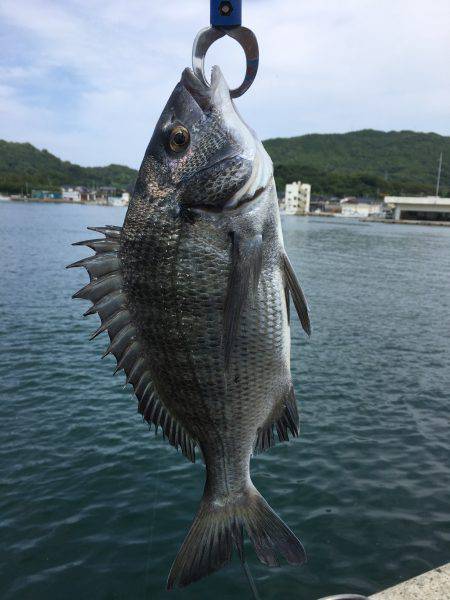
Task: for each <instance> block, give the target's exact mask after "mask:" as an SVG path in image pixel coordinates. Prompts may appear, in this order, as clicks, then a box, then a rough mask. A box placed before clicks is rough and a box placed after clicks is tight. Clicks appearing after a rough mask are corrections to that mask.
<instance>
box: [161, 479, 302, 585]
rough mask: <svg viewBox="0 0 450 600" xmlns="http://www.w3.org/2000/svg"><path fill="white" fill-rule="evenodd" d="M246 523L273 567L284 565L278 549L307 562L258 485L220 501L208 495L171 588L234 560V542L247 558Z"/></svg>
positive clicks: (262, 558) (178, 561)
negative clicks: (279, 557) (280, 560)
mask: <svg viewBox="0 0 450 600" xmlns="http://www.w3.org/2000/svg"><path fill="white" fill-rule="evenodd" d="M244 528H245V530H246V531H247V534H248V536H249V538H250V541H251V542H252V544H253V546H254V548H255V551H256V554H257V556H258V558H259V560H260V561H261V562H262V563H264V564H266V565H268V566H269V567H275V566H278V560H277V554H280V555H281V556H283V557H284V558H285V559H286V560H287V561H288V563H289V564H291V565H301V564H303V563H304V562H306V554H305V550H304V549H303V546H302V544H301V543H300V541H299V540H298V539H297V537H296V536H295V535H294V534H293V533H292V531H291V530H290V529H289V527H288V526H287V525H286V524H285V523H284V522H283V521H282V520H281V519H280V518H279V517H278V516H277V515H276V513H275V512H274V511H273V510H272V509H271V508H270V506H269V505H268V504H267V502H266V501H265V500H264V498H263V497H262V496H261V494H260V493H259V492H258V491H257V490H256V488H254V487H252V488H251V489H249V491H248V492H247V493H245V494H244V495H241V496H240V497H238V498H237V499H236V500H232V499H228V500H227V501H226V502H225V503H221V504H220V505H219V504H218V503H217V502H214V501H212V500H211V499H208V498H207V497H205V496H204V497H203V499H202V503H201V505H200V508H199V511H198V513H197V515H196V517H195V519H194V522H193V523H192V526H191V528H190V530H189V533H188V535H187V537H186V539H185V540H184V542H183V545H182V546H181V548H180V550H179V552H178V554H177V557H176V558H175V561H174V563H173V565H172V568H171V570H170V573H169V578H168V581H167V589H169V590H170V589H172V588H173V587H175V586H177V585H178V586H179V587H184V586H186V585H189V584H190V583H192V582H194V581H198V580H199V579H201V578H202V577H205V576H206V575H209V574H210V573H213V572H214V571H218V570H219V569H221V568H222V567H223V566H225V565H226V564H227V563H228V562H229V561H230V560H231V554H232V549H233V545H234V546H235V547H236V549H237V551H238V555H239V557H240V559H241V561H243V560H244V550H243V530H244Z"/></svg>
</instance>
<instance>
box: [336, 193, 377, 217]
mask: <svg viewBox="0 0 450 600" xmlns="http://www.w3.org/2000/svg"><path fill="white" fill-rule="evenodd" d="M340 204H341V216H343V217H353V218H355V217H356V218H366V217H373V216H384V208H383V205H382V204H381V203H380V202H370V201H369V200H365V199H361V198H352V197H350V198H343V199H342V200H341V201H340Z"/></svg>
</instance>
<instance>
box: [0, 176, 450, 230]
mask: <svg viewBox="0 0 450 600" xmlns="http://www.w3.org/2000/svg"><path fill="white" fill-rule="evenodd" d="M0 200H11V201H17V202H20V201H22V202H42V203H69V204H92V205H94V204H95V205H103V206H128V204H129V201H130V192H129V191H127V190H125V189H121V188H117V187H111V186H109V187H108V186H106V187H98V188H87V187H84V186H62V187H61V189H60V190H59V191H49V190H43V189H35V190H32V191H31V193H30V194H28V195H27V196H24V195H16V196H15V195H12V196H1V195H0ZM278 201H279V206H280V211H281V212H282V214H285V215H299V216H306V215H309V216H325V217H348V218H357V219H364V220H371V221H385V222H397V223H426V224H442V225H448V226H450V198H443V197H440V196H385V198H384V200H383V201H380V200H375V199H373V198H364V197H361V198H360V197H355V196H348V197H345V198H337V197H328V196H321V195H315V194H312V193H311V184H309V183H303V182H301V181H294V182H292V183H289V184H287V185H286V187H285V191H284V194H281V195H280V196H279V198H278Z"/></svg>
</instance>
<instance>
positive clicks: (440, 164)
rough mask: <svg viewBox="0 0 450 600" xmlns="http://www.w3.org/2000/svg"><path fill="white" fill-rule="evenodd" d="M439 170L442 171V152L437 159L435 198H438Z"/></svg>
mask: <svg viewBox="0 0 450 600" xmlns="http://www.w3.org/2000/svg"><path fill="white" fill-rule="evenodd" d="M441 170H442V152H441V155H440V157H439V167H438V174H437V181H436V197H437V196H439V185H440V183H441Z"/></svg>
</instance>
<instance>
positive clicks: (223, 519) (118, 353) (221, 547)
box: [69, 67, 310, 589]
mask: <svg viewBox="0 0 450 600" xmlns="http://www.w3.org/2000/svg"><path fill="white" fill-rule="evenodd" d="M92 229H93V230H94V231H97V232H99V233H101V234H103V235H104V237H103V238H101V239H95V240H89V241H85V242H79V244H81V245H86V246H88V247H89V248H91V249H92V250H94V252H95V254H94V255H93V256H90V257H88V258H85V259H83V260H80V261H78V262H77V263H74V264H73V265H69V266H74V267H81V266H82V267H85V268H86V269H87V271H88V273H89V276H90V283H89V284H88V285H87V286H85V287H84V288H83V289H82V290H80V291H79V292H78V293H77V294H75V297H77V298H83V299H89V300H91V301H92V302H93V306H92V307H91V308H90V309H89V310H88V311H87V313H86V314H92V313H98V315H99V316H100V319H101V326H100V327H99V329H97V331H96V332H95V333H94V334H93V337H95V336H96V335H98V334H99V333H101V332H103V331H106V332H107V333H108V335H109V338H110V342H111V343H110V345H109V347H108V349H107V352H106V353H112V354H113V355H114V356H115V358H116V359H117V363H118V364H117V369H116V371H118V370H120V369H123V370H124V371H125V373H126V376H127V382H129V383H131V384H132V385H133V387H134V393H135V395H136V396H137V399H138V401H139V404H138V410H139V412H140V413H141V414H142V415H143V417H144V419H145V420H146V421H147V422H148V423H149V424H153V425H154V426H155V427H156V429H158V427H159V426H160V427H161V428H162V431H163V433H164V436H165V437H166V438H167V439H168V441H169V442H170V443H171V444H172V445H173V446H175V447H177V448H180V449H181V451H182V453H183V454H184V455H185V456H186V457H187V458H188V459H189V460H191V461H194V460H195V455H196V449H197V452H199V453H200V454H201V456H202V458H203V460H204V463H205V466H206V483H205V489H204V494H203V498H202V500H201V504H200V508H199V510H198V512H197V515H196V517H195V519H194V522H193V524H192V526H191V528H190V530H189V533H188V535H187V537H186V539H185V541H184V543H183V545H182V546H181V549H180V551H179V552H178V555H177V557H176V559H175V561H174V563H173V566H172V569H171V571H170V574H169V579H168V588H169V589H170V588H172V587H174V586H176V585H178V586H180V587H182V586H185V585H188V584H189V583H191V582H193V581H196V580H198V579H200V578H202V577H204V576H205V575H208V574H209V573H211V572H213V571H216V570H217V569H220V568H221V567H222V566H224V565H225V564H226V563H227V562H229V561H230V559H231V554H232V550H233V547H235V548H236V549H237V552H238V555H239V557H240V558H241V560H243V535H244V531H245V532H246V533H247V535H248V536H249V538H250V540H251V542H252V544H253V546H254V548H255V551H256V554H257V556H258V558H259V560H260V561H261V562H263V563H265V564H267V565H269V566H274V565H277V564H278V558H277V556H278V555H281V556H283V557H284V558H285V559H286V560H287V561H288V562H289V563H291V564H302V563H303V562H304V561H305V560H306V556H305V552H304V549H303V547H302V545H301V543H300V542H299V540H298V539H297V538H296V536H295V535H294V534H293V533H292V531H291V530H290V529H289V528H288V527H287V526H286V525H285V523H283V521H282V520H281V519H280V518H279V517H278V516H277V515H276V514H275V512H274V511H273V510H272V509H271V508H270V506H269V505H268V504H267V502H266V501H265V500H264V498H263V497H262V496H261V495H260V493H259V492H258V490H257V489H256V488H255V486H254V485H253V483H252V481H251V478H250V457H251V455H252V454H253V453H254V452H260V451H263V450H266V449H268V448H270V447H271V446H273V445H274V444H275V431H276V433H277V436H278V439H279V440H280V441H285V440H288V439H289V435H291V436H294V437H295V436H297V435H298V411H297V406H296V401H295V396H294V389H293V385H292V379H291V374H290V325H289V302H290V297H292V299H293V302H294V305H295V308H296V309H297V312H298V315H299V317H300V321H301V323H302V326H303V328H304V329H305V331H306V332H307V333H308V334H309V333H310V323H309V317H308V308H307V304H306V300H305V297H304V295H303V293H302V290H301V288H300V285H299V283H298V281H297V278H296V276H295V274H294V271H293V269H292V267H291V264H290V262H289V259H288V258H287V255H286V253H285V250H284V246H283V238H282V233H281V226H280V218H279V211H278V202H277V195H276V189H275V183H274V179H273V167H272V162H271V160H270V158H269V156H268V155H267V153H266V151H265V150H264V148H263V146H262V144H261V142H260V141H259V140H258V139H257V137H256V135H255V133H254V132H253V131H252V130H251V129H250V128H249V127H248V126H247V125H246V124H245V123H244V121H243V120H242V118H241V117H240V115H239V113H238V112H237V110H236V107H235V105H234V103H233V101H232V100H231V98H230V93H229V89H228V86H227V84H226V82H225V80H224V78H223V76H222V74H221V72H220V70H219V68H218V67H214V68H213V72H212V78H211V87H207V86H205V85H204V84H203V83H201V82H200V80H199V79H197V78H196V76H195V75H194V74H193V73H192V71H190V70H189V69H186V70H185V71H184V72H183V75H182V77H181V81H180V83H178V85H177V86H176V87H175V89H174V91H173V93H172V95H171V96H170V99H169V101H168V103H167V105H166V107H165V109H164V111H163V113H162V115H161V117H160V119H159V121H158V123H157V125H156V128H155V131H154V134H153V136H152V138H151V141H150V144H149V146H148V148H147V151H146V153H145V157H144V160H143V162H142V166H141V168H140V172H139V176H138V179H137V183H136V187H135V191H134V194H133V197H132V200H131V202H130V205H129V208H128V212H127V215H126V218H125V222H124V225H123V227H122V228H120V227H112V226H106V227H97V228H95V227H94V228H92Z"/></svg>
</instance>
